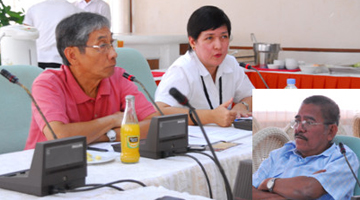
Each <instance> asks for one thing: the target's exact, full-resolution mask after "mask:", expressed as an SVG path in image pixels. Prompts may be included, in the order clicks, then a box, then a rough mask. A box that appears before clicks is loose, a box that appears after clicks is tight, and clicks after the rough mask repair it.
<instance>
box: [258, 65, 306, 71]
mask: <svg viewBox="0 0 360 200" xmlns="http://www.w3.org/2000/svg"><path fill="white" fill-rule="evenodd" d="M253 68H255V69H257V70H259V71H267V72H299V71H301V70H300V68H297V69H268V68H260V67H254V66H253Z"/></svg>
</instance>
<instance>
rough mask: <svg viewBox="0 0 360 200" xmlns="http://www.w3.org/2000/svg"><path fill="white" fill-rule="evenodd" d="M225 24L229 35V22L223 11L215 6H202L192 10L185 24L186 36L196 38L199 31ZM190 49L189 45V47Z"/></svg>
mask: <svg viewBox="0 0 360 200" xmlns="http://www.w3.org/2000/svg"><path fill="white" fill-rule="evenodd" d="M223 25H225V26H226V27H227V30H228V33H229V36H230V34H231V22H230V20H229V18H228V16H227V15H226V14H225V12H224V11H223V10H221V9H219V8H218V7H215V6H203V7H201V8H199V9H197V10H195V11H194V12H193V14H192V15H191V16H190V18H189V21H188V24H187V33H188V36H191V37H192V38H194V40H197V39H198V37H199V35H200V34H201V32H203V31H206V30H209V29H212V30H214V29H217V28H219V27H221V26H223ZM189 50H190V51H191V47H190V48H189Z"/></svg>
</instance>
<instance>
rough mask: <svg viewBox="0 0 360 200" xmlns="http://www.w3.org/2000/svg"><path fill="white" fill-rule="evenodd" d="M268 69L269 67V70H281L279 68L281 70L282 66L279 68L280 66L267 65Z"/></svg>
mask: <svg viewBox="0 0 360 200" xmlns="http://www.w3.org/2000/svg"><path fill="white" fill-rule="evenodd" d="M267 67H268V68H269V69H279V68H280V66H279V65H276V64H267Z"/></svg>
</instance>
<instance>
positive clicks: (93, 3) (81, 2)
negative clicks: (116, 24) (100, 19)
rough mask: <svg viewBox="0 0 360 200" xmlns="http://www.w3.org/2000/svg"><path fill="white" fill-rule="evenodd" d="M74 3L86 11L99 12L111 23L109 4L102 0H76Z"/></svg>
mask: <svg viewBox="0 0 360 200" xmlns="http://www.w3.org/2000/svg"><path fill="white" fill-rule="evenodd" d="M74 5H75V6H76V7H78V8H80V9H82V10H84V11H86V12H92V13H97V14H100V15H102V16H104V17H106V18H107V19H108V20H109V22H110V23H111V12H110V6H109V4H107V3H106V2H105V1H103V0H78V1H76V2H75V3H74Z"/></svg>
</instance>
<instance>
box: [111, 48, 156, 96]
mask: <svg viewBox="0 0 360 200" xmlns="http://www.w3.org/2000/svg"><path fill="white" fill-rule="evenodd" d="M115 50H116V53H117V54H118V56H117V58H116V66H118V67H121V68H124V69H125V70H126V72H127V73H129V74H131V75H134V76H135V77H136V79H137V80H138V81H140V82H141V83H142V84H143V85H144V87H145V88H146V90H147V91H148V92H149V94H150V95H151V97H152V98H154V95H155V91H156V83H155V80H154V77H153V76H152V73H151V70H150V66H149V64H148V62H147V61H146V59H145V58H144V56H143V55H141V53H140V52H139V51H137V50H135V49H132V48H126V47H122V48H115ZM135 84H136V85H137V86H138V88H139V90H140V91H141V92H142V93H144V94H145V96H146V98H148V96H147V95H146V93H145V91H144V90H143V89H142V87H141V86H140V85H139V84H138V83H135ZM148 100H149V98H148Z"/></svg>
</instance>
